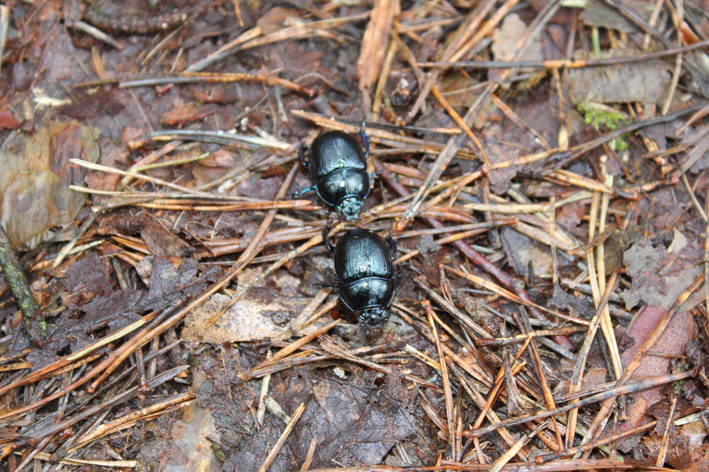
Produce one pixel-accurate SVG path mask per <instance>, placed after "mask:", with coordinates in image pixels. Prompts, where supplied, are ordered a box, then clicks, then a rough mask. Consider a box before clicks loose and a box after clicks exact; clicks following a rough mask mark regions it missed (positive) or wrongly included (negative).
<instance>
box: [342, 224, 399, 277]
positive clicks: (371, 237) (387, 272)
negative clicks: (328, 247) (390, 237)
mask: <svg viewBox="0 0 709 472" xmlns="http://www.w3.org/2000/svg"><path fill="white" fill-rule="evenodd" d="M335 272H337V276H338V278H339V279H340V282H341V283H342V284H348V283H350V282H354V281H356V280H360V279H363V278H365V277H385V278H391V277H394V275H395V273H396V271H395V269H394V262H393V258H392V254H391V249H390V248H389V245H388V244H387V242H386V241H384V239H382V238H381V236H379V235H378V234H376V233H373V232H371V231H368V230H362V229H356V230H353V231H350V232H349V233H347V234H346V235H345V236H343V237H342V239H340V240H339V241H338V243H337V246H336V248H335Z"/></svg>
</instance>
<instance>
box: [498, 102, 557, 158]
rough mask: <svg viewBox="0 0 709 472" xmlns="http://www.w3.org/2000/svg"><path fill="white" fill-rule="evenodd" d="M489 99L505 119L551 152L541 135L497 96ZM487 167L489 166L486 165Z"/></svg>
mask: <svg viewBox="0 0 709 472" xmlns="http://www.w3.org/2000/svg"><path fill="white" fill-rule="evenodd" d="M490 98H492V103H494V104H495V106H496V107H497V108H499V109H500V111H501V112H502V113H504V114H505V116H506V117H507V118H509V119H510V121H512V122H513V123H514V124H516V125H517V126H519V127H520V128H522V129H523V130H525V131H526V132H528V133H531V134H532V136H534V137H535V138H536V139H537V140H538V141H539V143H540V144H541V145H542V146H544V147H545V148H546V150H547V151H551V146H549V144H548V143H547V142H546V140H545V139H544V138H543V137H542V135H541V134H539V133H537V131H536V130H535V129H534V128H532V127H531V126H529V125H528V124H527V123H525V122H524V120H522V119H521V118H520V117H519V116H517V114H516V113H515V112H514V111H512V109H511V108H510V107H508V106H507V104H506V103H505V102H503V101H502V99H500V98H499V97H498V96H497V95H494V94H493V95H491V96H490ZM488 165H490V164H489V163H488Z"/></svg>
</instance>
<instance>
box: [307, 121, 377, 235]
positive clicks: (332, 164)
mask: <svg viewBox="0 0 709 472" xmlns="http://www.w3.org/2000/svg"><path fill="white" fill-rule="evenodd" d="M361 134H362V139H364V145H365V149H366V150H365V151H364V152H363V151H362V146H360V145H359V143H358V142H357V140H356V139H355V138H354V137H352V136H351V135H349V134H347V133H345V132H344V131H327V132H325V133H322V134H321V135H320V136H318V137H317V138H315V140H314V141H313V144H312V145H311V146H310V150H309V151H308V160H307V161H306V160H305V148H304V147H302V148H301V149H300V162H301V164H302V165H303V167H308V168H310V174H311V175H312V176H313V180H315V185H313V186H312V187H308V188H306V189H303V190H301V191H299V192H297V193H296V194H295V197H299V196H300V195H302V194H304V193H306V192H309V191H311V190H315V191H317V193H318V196H319V197H320V198H321V199H322V201H324V202H325V203H326V204H327V205H329V206H330V207H333V208H335V209H336V210H337V211H338V212H339V213H341V214H342V215H343V216H344V217H345V219H346V220H348V221H352V220H356V219H358V218H359V214H360V212H361V211H362V205H363V204H364V199H365V198H367V196H368V195H369V189H370V188H371V185H372V181H371V178H370V176H369V174H368V173H367V157H368V156H369V139H368V138H367V135H366V134H365V133H364V129H362V132H361Z"/></svg>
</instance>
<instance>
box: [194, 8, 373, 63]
mask: <svg viewBox="0 0 709 472" xmlns="http://www.w3.org/2000/svg"><path fill="white" fill-rule="evenodd" d="M369 14H370V12H369V11H366V12H364V13H360V14H359V15H354V16H348V17H342V18H332V19H327V20H321V21H313V22H311V23H308V24H305V25H303V26H292V27H290V28H283V29H281V30H278V31H274V32H273V33H270V34H267V35H265V36H261V37H258V38H255V39H252V40H250V41H248V42H245V43H241V44H239V45H238V46H236V47H231V48H230V49H226V48H227V46H230V44H229V45H225V46H223V47H222V52H218V53H215V54H212V55H210V56H208V57H207V58H205V59H202V60H201V61H199V62H197V63H195V64H192V65H191V66H189V67H188V68H187V70H188V71H189V72H199V71H201V70H204V69H206V68H207V67H209V66H210V65H212V64H214V63H216V62H219V61H221V60H222V59H224V58H226V57H228V56H230V55H232V54H234V53H236V52H238V51H243V50H246V49H251V48H255V47H258V46H263V45H266V44H272V43H275V42H278V41H286V40H292V39H302V38H307V37H309V36H311V35H312V34H313V33H315V32H317V30H325V29H329V28H335V27H337V26H340V25H344V24H346V23H349V22H351V21H360V20H365V19H367V18H369ZM258 34H259V35H260V34H261V31H260V28H258ZM254 35H256V34H255V33H254ZM237 39H238V38H237Z"/></svg>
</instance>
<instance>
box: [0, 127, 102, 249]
mask: <svg viewBox="0 0 709 472" xmlns="http://www.w3.org/2000/svg"><path fill="white" fill-rule="evenodd" d="M98 134H99V132H98V130H97V129H96V128H91V127H86V126H79V125H78V124H77V123H76V122H70V123H63V122H59V121H52V122H51V123H50V124H49V125H48V126H46V127H41V128H39V129H38V130H37V131H36V132H35V133H34V134H33V135H31V136H26V135H24V134H20V133H17V132H13V133H12V134H10V136H9V137H8V138H7V139H6V140H5V142H4V143H3V144H2V146H1V147H0V168H1V169H2V170H3V171H2V173H0V194H2V197H0V201H1V202H2V217H1V218H0V223H2V225H3V226H4V227H5V230H6V232H7V236H8V239H9V240H10V243H11V244H13V245H17V244H20V243H23V242H25V241H27V240H28V239H30V238H32V237H36V236H40V235H42V234H43V233H44V232H45V231H46V230H47V229H48V228H51V227H54V226H57V225H61V224H67V223H70V222H71V221H73V219H74V217H75V216H76V214H77V213H78V212H79V210H80V209H81V206H82V205H83V204H84V202H85V201H86V195H85V194H81V193H78V192H74V191H72V190H69V185H71V184H79V185H81V184H82V180H83V175H84V171H82V170H80V169H79V168H78V167H77V166H74V165H69V164H68V163H67V159H68V158H71V157H77V158H82V159H84V160H87V161H91V162H96V161H97V160H98V156H99V148H98V143H97V139H98ZM50 148H51V151H50Z"/></svg>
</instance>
